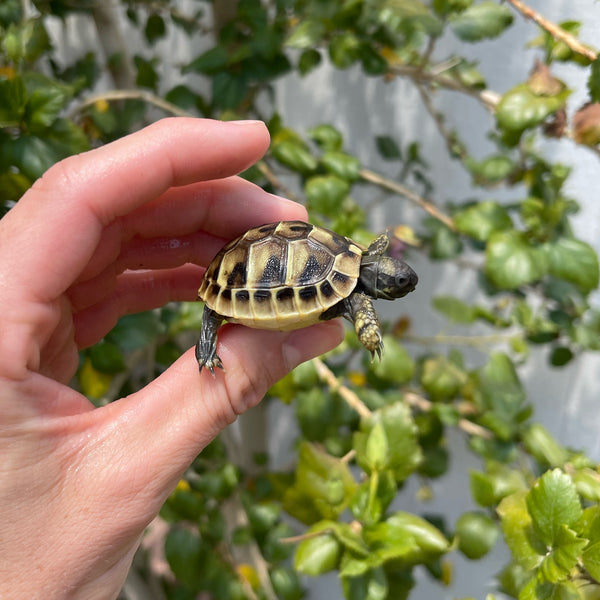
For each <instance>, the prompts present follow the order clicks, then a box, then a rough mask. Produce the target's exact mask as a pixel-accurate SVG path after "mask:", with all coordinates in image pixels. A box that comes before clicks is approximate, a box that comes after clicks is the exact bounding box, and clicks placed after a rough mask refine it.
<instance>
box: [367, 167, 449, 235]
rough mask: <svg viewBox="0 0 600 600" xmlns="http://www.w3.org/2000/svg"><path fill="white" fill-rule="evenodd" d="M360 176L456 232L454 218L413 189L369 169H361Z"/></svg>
mask: <svg viewBox="0 0 600 600" xmlns="http://www.w3.org/2000/svg"><path fill="white" fill-rule="evenodd" d="M360 176H361V177H362V179H364V180H365V181H368V182H369V183H374V184H375V185H378V186H379V187H382V188H384V189H386V190H389V191H390V192H394V193H396V194H400V195H401V196H404V197H405V198H406V199H407V200H410V201H411V202H412V203H413V204H416V205H417V206H419V207H420V208H422V209H423V210H424V211H425V212H427V213H429V214H430V215H431V216H432V217H435V218H436V219H437V220H438V221H441V222H442V223H443V224H444V225H446V227H448V229H450V230H452V231H456V227H455V226H454V221H453V220H452V218H451V217H450V216H449V215H447V214H445V213H444V212H443V211H441V210H440V209H439V208H438V207H437V206H435V205H434V204H433V203H431V202H430V201H429V200H426V199H425V198H423V197H421V196H419V194H417V193H415V192H413V191H412V190H411V189H409V188H407V187H406V186H404V185H402V184H401V183H398V182H397V181H392V180H391V179H388V178H387V177H383V175H379V174H378V173H375V172H373V171H370V170H369V169H361V170H360Z"/></svg>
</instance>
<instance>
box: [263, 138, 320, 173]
mask: <svg viewBox="0 0 600 600" xmlns="http://www.w3.org/2000/svg"><path fill="white" fill-rule="evenodd" d="M271 152H272V154H273V156H274V157H275V158H276V159H277V160H278V161H279V162H280V163H281V164H282V165H285V166H286V167H289V168H290V169H292V170H294V171H298V172H299V173H303V174H308V173H311V172H313V171H314V170H315V169H316V168H317V160H316V159H315V157H314V156H313V155H312V154H311V153H310V152H309V151H308V150H307V149H306V148H305V147H304V146H302V145H301V144H299V143H298V142H296V141H293V140H282V141H275V142H274V143H273V144H272V146H271Z"/></svg>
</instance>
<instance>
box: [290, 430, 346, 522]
mask: <svg viewBox="0 0 600 600" xmlns="http://www.w3.org/2000/svg"><path fill="white" fill-rule="evenodd" d="M355 488H356V483H355V482H354V478H353V476H352V473H351V472H350V469H349V467H348V465H347V464H346V463H345V462H343V461H342V460H340V459H339V458H335V457H333V456H331V455H329V454H327V453H326V452H325V451H324V450H322V449H320V448H319V447H318V446H316V445H314V444H309V443H307V442H303V443H301V445H300V448H299V451H298V466H297V469H296V481H295V483H294V485H293V486H292V487H290V488H288V490H286V492H285V493H284V497H283V506H284V508H285V510H286V511H287V512H288V513H290V514H291V515H293V516H295V517H296V518H298V519H299V520H301V521H303V522H311V521H313V520H314V516H315V515H317V516H321V517H323V518H326V519H336V518H337V517H338V516H339V515H340V514H341V513H342V512H343V511H344V509H345V508H346V506H347V505H348V502H349V501H350V498H351V497H352V495H353V494H354V490H355Z"/></svg>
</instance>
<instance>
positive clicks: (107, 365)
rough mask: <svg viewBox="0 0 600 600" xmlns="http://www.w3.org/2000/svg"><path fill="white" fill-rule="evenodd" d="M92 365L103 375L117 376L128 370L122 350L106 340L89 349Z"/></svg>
mask: <svg viewBox="0 0 600 600" xmlns="http://www.w3.org/2000/svg"><path fill="white" fill-rule="evenodd" d="M89 356H90V359H91V361H92V365H93V366H94V368H95V369H98V371H101V372H102V373H109V374H115V373H120V372H122V371H124V370H125V369H126V365H125V360H124V359H123V354H122V352H121V350H120V348H119V347H118V346H117V345H116V344H111V343H110V342H107V341H105V340H103V341H101V342H98V343H97V344H96V345H94V346H92V347H91V348H90V349H89Z"/></svg>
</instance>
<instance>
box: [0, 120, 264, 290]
mask: <svg viewBox="0 0 600 600" xmlns="http://www.w3.org/2000/svg"><path fill="white" fill-rule="evenodd" d="M268 143H269V136H268V132H267V130H266V128H265V126H264V124H263V123H260V122H256V121H242V122H222V121H212V120H207V119H191V118H171V119H164V120H162V121H158V122H157V123H154V124H153V125H151V126H149V127H147V128H145V129H143V130H141V131H138V132H136V133H134V134H131V135H129V136H127V137H125V138H122V139H120V140H118V141H116V142H113V143H111V144H108V145H106V146H104V147H102V148H99V149H96V150H92V151H90V152H87V153H84V154H81V155H78V156H73V157H70V158H68V159H66V160H64V161H61V162H60V163H58V164H56V165H55V166H54V167H52V168H51V169H49V171H48V172H47V173H46V174H45V175H44V176H43V177H42V178H41V179H40V180H38V181H37V182H36V183H35V184H34V185H33V187H32V188H31V189H30V190H29V191H28V192H27V193H26V194H25V196H24V197H23V198H22V199H21V200H20V202H19V203H18V204H17V206H16V207H15V208H14V209H13V210H12V211H10V213H9V214H8V215H7V216H6V217H5V218H4V219H3V220H2V224H1V227H0V229H2V230H3V232H4V233H5V235H2V236H0V256H3V257H5V262H6V264H5V265H3V271H4V272H5V273H7V274H8V276H9V277H11V282H12V287H13V289H19V288H20V289H26V290H29V291H30V292H31V293H32V294H34V297H35V298H36V299H37V300H41V301H47V300H51V299H54V298H56V297H57V296H59V295H60V294H61V293H62V292H63V291H64V290H65V289H66V288H67V287H68V286H69V285H70V284H71V283H72V281H73V280H74V279H75V278H76V277H77V275H78V274H79V273H80V272H81V270H82V269H83V267H84V266H85V265H86V264H87V262H88V261H89V259H90V258H91V256H92V255H93V253H94V250H95V248H96V245H97V243H98V240H99V239H100V235H101V233H102V229H103V228H104V226H106V225H107V224H109V223H110V222H112V221H114V220H115V219H117V218H119V217H121V216H123V215H125V214H128V213H129V212H131V211H132V210H134V209H135V208H137V207H139V206H141V205H142V204H144V203H145V202H148V201H149V200H151V199H153V198H156V197H157V196H159V195H160V194H162V193H164V192H165V191H166V190H167V189H169V188H170V187H172V186H181V185H185V184H189V183H192V182H195V181H201V180H212V179H220V178H223V177H228V176H230V175H234V174H236V173H239V172H240V171H242V170H244V169H245V168H247V167H248V166H249V165H251V164H252V163H254V162H255V161H256V160H258V159H259V158H260V157H261V156H262V155H263V154H264V152H265V150H266V149H267V147H268ZM6 233H9V235H6ZM2 240H6V241H5V242H3V241H2ZM5 246H6V247H5ZM15 248H19V252H18V253H16V254H15V252H14V251H13V250H14V249H15ZM9 257H10V260H8V258H9Z"/></svg>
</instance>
